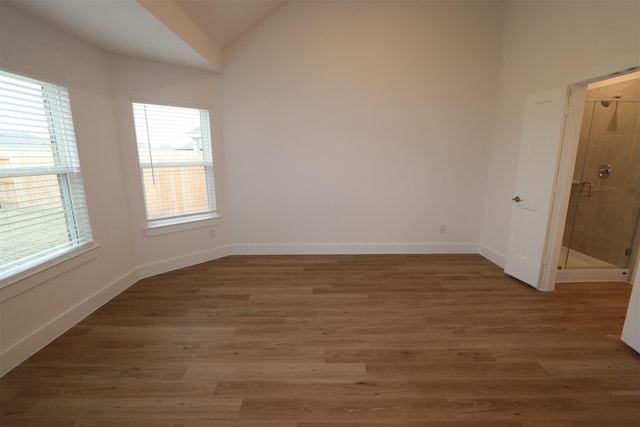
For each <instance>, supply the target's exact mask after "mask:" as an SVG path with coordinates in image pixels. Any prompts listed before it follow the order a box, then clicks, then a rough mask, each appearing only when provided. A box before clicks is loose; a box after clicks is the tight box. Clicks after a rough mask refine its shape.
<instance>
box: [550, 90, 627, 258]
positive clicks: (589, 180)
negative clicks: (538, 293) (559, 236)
mask: <svg viewBox="0 0 640 427" xmlns="http://www.w3.org/2000/svg"><path fill="white" fill-rule="evenodd" d="M639 107H640V103H639V102H634V101H631V100H630V101H625V100H623V99H618V98H614V99H610V100H595V101H589V102H587V104H586V105H585V114H584V118H585V119H584V120H583V128H582V132H581V137H580V144H579V148H578V157H577V160H576V168H575V171H574V179H573V183H572V189H571V198H570V203H569V213H568V216H567V225H566V227H565V235H564V239H563V246H564V247H563V257H564V268H567V269H572V268H574V269H575V268H580V269H582V268H598V269H603V268H604V269H607V268H618V269H619V268H622V269H625V268H628V267H629V261H630V260H631V259H633V258H634V256H635V254H636V252H637V250H638V248H637V239H635V235H636V229H637V224H638V215H639V213H640V136H639V134H640V109H639ZM634 240H636V242H635V248H634ZM561 267H562V266H561Z"/></svg>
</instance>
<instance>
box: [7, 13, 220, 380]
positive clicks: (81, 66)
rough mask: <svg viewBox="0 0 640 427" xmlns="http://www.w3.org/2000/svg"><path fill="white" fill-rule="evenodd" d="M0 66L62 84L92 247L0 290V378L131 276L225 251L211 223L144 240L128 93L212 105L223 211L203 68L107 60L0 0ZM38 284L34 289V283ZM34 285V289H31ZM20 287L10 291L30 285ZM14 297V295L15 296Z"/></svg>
mask: <svg viewBox="0 0 640 427" xmlns="http://www.w3.org/2000/svg"><path fill="white" fill-rule="evenodd" d="M0 17H1V21H0V31H1V33H0V36H1V42H2V45H1V49H0V55H1V58H0V59H1V64H0V66H1V67H2V69H5V70H7V71H10V72H15V73H18V74H23V75H27V76H30V77H33V78H37V79H41V80H45V81H49V82H52V83H57V84H60V85H63V86H66V87H68V88H69V94H70V98H71V109H72V114H73V119H74V124H75V130H76V139H77V144H78V151H79V155H80V163H81V168H82V171H83V177H84V184H85V192H86V196H87V203H88V208H89V214H90V219H91V225H92V229H93V234H94V239H95V242H96V244H97V246H98V247H97V248H96V249H95V250H93V251H91V252H90V253H88V254H85V255H82V256H81V257H79V258H75V259H73V260H71V261H68V262H64V263H62V264H61V265H59V266H56V267H54V268H53V269H51V270H48V271H45V272H43V273H40V274H36V275H35V276H32V277H29V278H27V279H25V280H23V281H21V282H18V283H16V284H13V285H11V286H10V287H9V288H5V289H3V290H2V291H1V292H0V295H1V296H2V302H1V303H0V374H2V373H4V372H7V371H8V370H10V369H11V368H13V367H14V366H16V365H17V364H18V363H20V362H22V361H23V360H24V359H26V358H27V357H29V356H30V355H31V354H33V353H34V352H35V351H37V350H38V349H40V348H41V347H43V346H44V345H46V344H47V343H49V342H50V341H51V340H53V339H55V338H56V337H57V336H58V335H60V334H61V333H63V332H64V331H65V330H67V329H68V328H70V327H71V326H73V325H74V324H75V323H77V322H78V321H80V320H81V319H82V318H83V317H85V316H86V315H87V314H89V313H91V312H92V311H93V310H95V309H96V308H98V307H99V306H101V305H102V304H104V303H105V302H107V301H108V300H109V299H111V298H113V297H114V296H115V295H117V294H118V293H119V292H121V291H122V290H124V289H126V287H128V286H130V285H131V284H133V283H135V282H136V281H137V280H138V277H141V276H147V275H151V274H156V273H160V272H164V271H168V270H171V269H174V268H178V267H182V266H185V265H191V264H195V263H198V262H202V261H205V260H208V259H213V258H216V257H218V256H222V255H224V251H225V248H224V246H225V245H226V239H227V237H226V236H227V235H228V232H227V231H226V228H227V227H226V226H225V224H224V219H223V220H222V222H221V223H220V225H218V226H217V227H216V228H215V231H216V237H215V238H214V239H211V238H210V237H209V229H210V228H211V226H210V225H209V226H208V228H206V229H204V230H206V231H203V229H196V230H189V231H176V232H174V233H171V234H167V235H163V236H158V237H147V236H146V235H145V234H144V233H143V232H142V227H143V223H144V210H143V201H142V199H141V189H140V187H141V183H140V180H139V177H138V176H139V175H138V174H139V172H138V166H137V158H136V157H135V150H136V148H135V147H136V145H135V141H134V139H133V138H134V134H133V124H132V123H131V122H132V120H131V119H130V114H129V113H130V106H129V102H130V101H129V96H130V95H131V96H142V97H145V98H146V99H148V100H150V101H151V100H152V101H156V102H167V103H173V102H176V103H184V104H191V103H193V102H195V103H197V104H198V105H197V106H202V107H204V108H211V109H212V119H213V120H212V122H213V125H214V127H215V130H214V134H213V137H214V145H215V148H214V154H215V155H216V160H215V162H216V164H215V166H216V167H219V168H220V170H216V178H218V182H217V188H218V200H219V205H220V206H221V208H222V211H223V212H224V198H225V192H224V158H223V156H224V152H223V150H222V148H223V146H222V143H221V129H220V128H221V125H220V116H221V115H220V113H219V109H218V108H219V107H218V106H217V101H216V97H217V93H216V91H217V88H216V82H215V79H213V78H212V77H211V75H210V74H206V73H202V72H194V71H190V70H186V69H182V68H180V67H174V66H167V65H164V64H158V63H153V62H147V61H137V60H132V59H128V58H120V57H112V56H111V55H108V54H106V53H104V52H102V51H100V50H98V49H95V48H93V47H91V46H89V45H87V44H85V43H83V42H81V41H79V40H77V39H75V38H73V37H70V36H68V35H67V34H65V33H63V32H61V31H59V30H57V29H55V28H53V27H51V26H49V25H48V24H45V23H43V22H41V21H39V20H37V19H34V18H31V17H29V16H27V15H25V14H23V13H22V12H19V11H17V10H15V9H14V8H13V7H11V6H9V5H7V4H6V3H2V10H1V13H0ZM34 285H38V286H34ZM32 286H33V287H32ZM27 288H28V290H26V291H24V292H22V293H18V292H16V289H21V290H23V289H27ZM16 294H17V295H16Z"/></svg>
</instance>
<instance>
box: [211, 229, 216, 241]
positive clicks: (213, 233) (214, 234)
mask: <svg viewBox="0 0 640 427" xmlns="http://www.w3.org/2000/svg"><path fill="white" fill-rule="evenodd" d="M215 237H216V230H215V228H211V229H209V238H210V239H213V238H215Z"/></svg>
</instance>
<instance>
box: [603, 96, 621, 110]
mask: <svg viewBox="0 0 640 427" xmlns="http://www.w3.org/2000/svg"><path fill="white" fill-rule="evenodd" d="M613 98H614V99H620V98H622V95H621V94H617V95H616V96H614V97H613ZM600 105H602V106H603V107H604V108H607V107H608V106H609V105H611V101H600Z"/></svg>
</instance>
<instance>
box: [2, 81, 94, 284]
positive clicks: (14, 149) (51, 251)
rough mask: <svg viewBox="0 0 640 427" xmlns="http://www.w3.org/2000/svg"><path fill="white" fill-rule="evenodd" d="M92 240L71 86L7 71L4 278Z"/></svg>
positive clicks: (4, 85) (4, 83) (4, 86)
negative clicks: (68, 88) (71, 103)
mask: <svg viewBox="0 0 640 427" xmlns="http://www.w3.org/2000/svg"><path fill="white" fill-rule="evenodd" d="M91 241H92V237H91V227H90V225H89V215H88V212H87V206H86V202H85V197H84V190H83V186H82V177H81V175H80V162H79V160H78V153H77V149H76V140H75V134H74V130H73V121H72V118H71V108H70V105H69V94H68V92H67V89H65V88H63V87H60V86H56V85H53V84H49V83H45V82H41V81H37V80H33V79H29V78H25V77H22V76H18V75H15V74H10V73H7V72H4V71H0V280H1V279H5V278H7V277H10V276H13V275H15V274H18V273H20V272H22V271H25V270H27V269H29V268H31V267H34V266H36V265H39V264H42V263H44V262H47V261H49V260H52V259H54V258H56V257H58V256H61V255H64V254H66V253H68V252H70V251H72V250H74V249H76V248H78V247H79V246H81V245H84V244H88V243H90V242H91Z"/></svg>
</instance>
